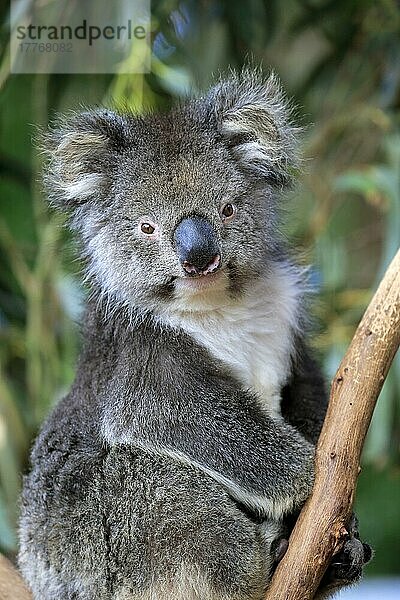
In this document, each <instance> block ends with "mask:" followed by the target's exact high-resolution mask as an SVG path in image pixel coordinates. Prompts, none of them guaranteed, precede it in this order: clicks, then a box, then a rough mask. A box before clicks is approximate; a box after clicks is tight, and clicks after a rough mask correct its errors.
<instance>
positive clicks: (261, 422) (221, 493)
mask: <svg viewBox="0 0 400 600" xmlns="http://www.w3.org/2000/svg"><path fill="white" fill-rule="evenodd" d="M46 150H47V152H48V154H49V163H48V168H47V171H46V176H45V181H46V185H47V189H48V194H49V198H50V201H51V202H52V203H53V204H54V205H56V206H58V207H60V208H61V209H68V210H69V211H70V215H71V219H70V224H71V227H72V228H73V229H74V230H75V231H76V232H77V233H78V235H79V237H80V240H81V244H82V252H83V255H84V257H85V260H86V277H87V278H88V280H89V281H90V284H91V288H92V296H91V299H90V300H89V302H88V306H87V312H86V317H85V326H84V340H85V343H84V349H83V351H82V354H81V357H80V360H79V364H78V369H77V376H76V380H75V383H74V385H73V387H72V389H71V391H70V393H69V394H68V396H67V397H66V398H64V399H63V400H62V401H61V402H60V403H59V404H58V406H57V407H56V408H55V410H54V411H53V413H52V414H51V415H50V417H49V418H48V420H47V421H46V423H45V424H44V426H43V428H42V431H41V433H40V434H39V436H38V438H37V441H36V443H35V446H34V449H33V452H32V456H31V463H32V469H31V472H30V474H29V475H28V476H27V477H26V478H25V481H24V490H23V494H22V511H21V521H20V553H19V565H20V568H21V571H22V573H23V575H24V577H25V579H26V581H27V582H28V584H29V585H30V586H31V589H32V591H33V594H34V598H35V599H36V600H39V599H40V600H60V599H65V600H72V599H76V600H95V599H96V600H102V599H104V600H118V599H119V600H122V599H126V600H127V599H131V600H134V599H138V600H139V599H141V600H150V599H153V600H160V599H162V598H163V599H166V598H172V599H176V600H179V599H182V600H183V599H184V598H185V599H186V600H190V599H193V600H195V599H198V600H199V599H204V600H223V599H224V600H260V599H261V598H262V597H263V594H264V593H265V590H266V588H267V586H268V581H269V579H270V576H271V572H272V569H273V566H274V547H275V546H274V544H275V543H276V541H277V540H279V538H280V537H282V536H283V535H285V534H286V527H287V525H286V523H285V519H286V518H289V517H290V515H291V514H293V513H295V512H296V511H297V510H298V509H299V508H300V507H301V505H302V503H303V502H304V500H305V499H306V497H307V495H308V494H309V492H310V489H311V486H312V481H313V460H312V459H313V444H314V443H315V441H316V440H317V438H318V435H319V431H320V427H321V424H322V421H323V417H324V414H325V410H326V394H325V392H324V385H323V381H322V378H321V376H320V374H319V371H318V368H317V367H316V365H315V363H314V362H313V361H312V359H311V358H309V353H308V351H307V349H306V343H305V340H304V333H303V332H302V325H301V323H302V307H301V301H300V300H301V295H302V291H301V287H299V286H301V284H300V283H299V282H300V281H301V275H300V272H299V270H298V269H297V268H296V267H295V266H293V265H289V264H288V261H287V258H286V251H285V248H284V245H283V242H282V239H281V237H280V236H279V234H278V233H277V225H278V222H279V191H280V189H281V188H282V186H284V185H286V184H287V183H288V182H289V181H290V177H291V172H292V169H293V167H294V166H295V164H296V160H297V159H296V148H295V128H294V127H293V126H292V125H291V124H290V121H289V118H288V110H287V108H286V103H285V100H284V97H283V94H282V91H281V89H280V86H279V84H278V82H277V79H276V77H275V76H271V77H270V78H269V79H267V80H266V81H265V80H263V79H262V78H260V76H259V75H258V74H255V73H253V72H250V71H247V72H244V73H243V74H242V75H240V76H238V75H233V76H232V78H231V79H229V80H227V81H222V82H220V83H218V84H217V85H216V86H215V87H214V88H212V89H211V90H210V91H209V92H208V94H207V95H206V96H204V97H203V98H200V99H193V100H191V101H189V102H188V103H186V104H184V105H182V106H180V107H177V108H176V109H174V110H173V111H172V112H170V113H168V114H164V115H148V116H146V117H137V116H132V115H117V114H115V113H113V112H111V111H107V110H100V111H93V112H87V113H84V114H81V115H74V116H72V117H70V118H69V119H68V120H67V121H65V122H64V121H62V122H61V123H59V124H58V125H57V126H56V128H55V129H53V130H52V131H50V133H49V134H48V136H47V138H46ZM226 202H231V203H233V204H235V205H236V206H237V214H236V216H235V218H234V219H233V220H232V222H230V223H229V224H228V225H224V224H223V223H222V220H221V214H220V208H221V205H223V204H224V203H226ZM192 215H195V216H200V217H201V218H203V219H206V220H207V222H208V223H210V224H211V226H212V228H213V231H214V234H215V239H216V240H217V243H218V244H219V247H220V249H221V255H222V265H223V266H222V269H223V279H220V281H222V282H223V283H222V284H221V285H223V288H222V291H221V292H219V293H218V294H216V295H215V297H214V296H213V293H214V292H212V291H211V292H210V295H211V297H212V303H210V302H211V301H209V299H208V300H207V298H208V295H207V293H205V294H203V293H202V294H200V298H201V302H200V304H199V305H198V304H196V303H195V302H194V300H193V302H192V301H191V300H190V298H189V297H188V298H189V299H188V301H187V306H186V305H185V298H186V296H185V295H184V296H183V300H182V298H178V291H177V290H178V285H179V282H180V281H183V278H184V277H185V272H184V271H183V269H182V265H181V262H180V260H179V257H178V255H177V252H176V249H175V247H174V231H175V228H176V227H177V225H178V224H179V223H180V222H181V221H182V219H184V218H189V217H190V216H192ZM143 218H145V219H148V220H149V221H151V222H154V223H156V224H157V231H156V232H155V233H154V237H153V238H148V239H146V238H145V237H143V236H142V235H141V233H140V229H139V228H138V223H139V222H140V219H143ZM282 272H283V273H286V275H284V276H282V275H279V277H280V278H279V277H278V274H279V273H282ZM207 277H209V276H208V275H207ZM282 277H283V279H282ZM260 282H261V283H260ZM257 285H263V286H264V288H263V289H265V290H266V294H268V293H270V294H273V293H275V294H278V297H276V298H275V297H274V298H272V297H270V298H268V297H266V299H265V300H266V305H267V304H268V302H272V301H273V302H275V303H276V306H283V307H284V308H285V306H286V305H287V306H288V307H289V305H290V306H291V309H290V310H289V308H288V310H287V314H286V313H285V312H284V311H283V313H282V314H283V316H282V319H285V327H286V328H287V332H288V333H287V340H286V339H285V340H284V342H285V343H284V344H283V345H282V349H281V350H279V352H281V355H282V357H281V363H282V365H283V366H282V368H281V371H282V372H280V370H279V368H277V367H276V366H275V363H274V362H271V366H270V368H271V373H273V374H274V375H276V377H277V379H276V382H277V383H276V382H275V384H274V385H275V388H276V385H278V384H279V386H280V387H281V388H284V389H283V390H282V416H281V415H280V414H275V413H274V412H273V410H272V408H271V406H272V396H271V397H269V393H270V392H269V387H268V385H266V384H265V381H262V386H264V387H262V389H263V390H265V394H264V396H263V393H261V392H257V391H255V390H254V389H252V388H251V387H250V388H249V387H248V386H247V385H245V383H244V382H243V381H242V380H241V377H240V374H238V373H239V372H238V371H237V370H235V368H234V366H233V365H232V364H230V363H229V361H226V362H225V361H224V360H220V359H219V358H218V353H217V350H216V349H214V348H213V340H212V332H211V335H210V334H209V332H207V331H205V333H204V332H203V329H202V328H204V327H205V328H206V327H207V315H208V316H210V315H211V312H213V314H214V313H215V312H216V311H217V312H218V311H220V309H223V310H222V317H221V318H224V315H223V312H224V310H225V311H229V310H232V311H235V310H236V311H239V312H240V310H241V309H240V307H241V306H242V303H244V302H245V301H248V299H249V298H251V293H252V292H251V291H252V290H253V289H254V288H255V286H257ZM274 285H275V287H274ZM279 286H281V287H279ZM278 289H281V290H287V292H286V291H282V292H279V293H278V292H272V291H271V290H278ZM268 290H269V292H268ZM289 293H290V296H291V297H289ZM196 298H197V296H196ZM221 298H222V300H221ZM202 302H204V303H205V305H204V306H205V307H203V308H202V306H203V305H202ZM207 302H209V304H207ZM219 302H222V304H221V306H220V305H219V304H218V303H219ZM252 302H253V304H251V306H253V305H254V306H255V307H256V308H255V309H254V310H257V311H259V310H260V308H259V304H260V303H259V302H258V303H257V298H255V299H253V300H252ZM273 302H272V304H271V306H272V307H273V306H275V304H273ZM213 303H214V304H213ZM261 306H262V303H261ZM271 310H272V312H276V311H274V310H273V309H271ZM187 313H190V315H191V317H193V315H194V321H193V320H192V321H190V323H189V321H187V318H186V317H187ZM204 313H206V316H204ZM178 314H179V318H178V317H177V315H178ZM197 316H199V319H197ZM244 316H246V315H244ZM273 316H274V318H275V317H276V315H272V313H271V319H272V317H273ZM250 317H251V318H252V317H253V315H250ZM256 317H257V318H261V317H263V318H262V319H261V321H262V323H263V327H264V328H266V331H265V336H267V335H272V336H273V335H275V336H276V337H275V338H274V339H275V340H276V341H277V342H278V336H279V330H280V321H279V320H278V321H277V322H276V318H275V321H274V324H275V325H274V326H276V327H277V332H276V334H274V332H272V333H271V332H269V331H267V330H268V327H266V325H265V323H266V324H267V325H268V318H269V317H268V316H267V317H265V315H264V316H262V315H260V314H259V313H257V315H256V313H254V318H256ZM261 321H260V322H261ZM193 323H194V325H193ZM271 323H272V320H271ZM283 325H284V323H283V321H282V327H283ZM191 327H192V329H190V328H191ZM238 327H239V325H238ZM246 327H247V321H246V320H245V319H244V325H243V328H242V329H241V333H240V335H242V336H244V337H243V341H244V342H247V341H248V340H246V338H245V336H246V331H248V330H247V329H246ZM193 328H194V329H193ZM191 331H192V333H191ZM196 331H197V333H195V332H196ZM282 331H283V329H282ZM285 331H286V329H285ZM193 332H194V333H193ZM202 333H204V336H205V337H204V339H205V340H208V341H206V342H204V343H203V342H200V341H199V339H202V338H201V335H202ZM256 333H257V332H256ZM249 335H250V334H249ZM199 336H200V337H199ZM263 339H267V337H265V338H263ZM268 339H269V338H268ZM271 339H272V338H271ZM258 345H259V344H258V343H257V344H255V349H254V348H253V347H252V346H251V344H250V345H249V348H250V350H249V352H250V351H251V352H253V351H254V352H259V350H260V349H259V348H258ZM246 347H247V346H246ZM266 350H268V349H266ZM276 352H277V353H278V349H277V350H276ZM251 356H253V355H251ZM285 357H286V358H285ZM282 361H283V362H282ZM250 363H251V361H250ZM281 363H279V364H281ZM277 364H278V363H277ZM274 369H275V370H274ZM277 371H279V372H277ZM257 381H258V380H257ZM260 385H261V384H260ZM275 388H272V387H271V390H272V389H274V390H275V392H274V394H275V395H276V389H275ZM271 394H272V392H271ZM278 394H279V395H280V390H278Z"/></svg>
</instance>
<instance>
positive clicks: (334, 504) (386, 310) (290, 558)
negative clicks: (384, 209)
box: [266, 250, 400, 600]
mask: <svg viewBox="0 0 400 600" xmlns="http://www.w3.org/2000/svg"><path fill="white" fill-rule="evenodd" d="M399 343H400V250H399V251H398V252H397V254H396V256H395V257H394V259H393V261H392V263H391V265H390V266H389V268H388V270H387V271H386V274H385V276H384V278H383V279H382V281H381V283H380V285H379V288H378V290H377V292H376V293H375V295H374V297H373V298H372V300H371V302H370V304H369V306H368V308H367V310H366V312H365V314H364V316H363V318H362V320H361V322H360V324H359V326H358V328H357V331H356V333H355V335H354V337H353V340H352V342H351V344H350V346H349V348H348V350H347V352H346V355H345V357H344V358H343V360H342V362H341V364H340V366H339V369H338V370H337V373H336V375H335V377H334V379H333V381H332V387H331V395H330V401H329V407H328V411H327V415H326V417H325V423H324V426H323V428H322V432H321V436H320V439H319V442H318V446H317V450H316V458H315V473H316V474H315V483H314V489H313V492H312V494H311V496H310V498H309V499H308V500H307V502H306V504H305V506H304V508H303V510H302V511H301V514H300V516H299V519H298V521H297V523H296V525H295V528H294V529H293V532H292V535H291V537H290V540H289V548H288V550H287V552H286V554H285V556H284V558H283V559H282V561H281V563H280V564H279V565H278V568H277V570H276V572H275V574H274V577H273V579H272V582H271V586H270V588H269V590H268V593H267V596H266V600H310V599H311V598H314V595H315V593H316V590H317V588H318V585H319V583H320V581H321V578H322V576H323V574H324V572H325V570H326V567H327V565H328V564H329V562H330V560H331V558H332V555H333V554H334V553H335V552H337V551H338V550H339V549H340V548H341V546H342V544H343V541H344V537H345V535H346V533H347V532H346V525H347V523H348V522H349V518H350V515H351V510H352V504H353V498H354V492H355V487H356V481H357V477H358V474H359V472H360V466H359V464H360V455H361V450H362V447H363V443H364V439H365V436H366V433H367V430H368V427H369V424H370V421H371V417H372V413H373V411H374V408H375V404H376V400H377V398H378V395H379V392H380V390H381V388H382V385H383V382H384V380H385V378H386V375H387V372H388V370H389V367H390V365H391V362H392V360H393V357H394V355H395V353H396V351H397V348H398V347H399Z"/></svg>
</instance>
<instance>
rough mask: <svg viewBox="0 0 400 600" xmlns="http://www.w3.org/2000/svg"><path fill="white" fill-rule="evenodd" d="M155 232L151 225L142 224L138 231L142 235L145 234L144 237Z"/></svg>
mask: <svg viewBox="0 0 400 600" xmlns="http://www.w3.org/2000/svg"><path fill="white" fill-rule="evenodd" d="M155 230H156V228H155V227H153V225H151V224H150V223H142V224H141V225H140V231H141V232H142V233H145V234H146V235H151V234H152V233H154V232H155Z"/></svg>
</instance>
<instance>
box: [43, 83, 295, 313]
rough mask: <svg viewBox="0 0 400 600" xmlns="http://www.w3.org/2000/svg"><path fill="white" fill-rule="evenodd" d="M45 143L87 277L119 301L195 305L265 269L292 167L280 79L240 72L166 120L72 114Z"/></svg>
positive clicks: (50, 180) (52, 189)
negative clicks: (79, 244) (80, 247)
mask: <svg viewBox="0 0 400 600" xmlns="http://www.w3.org/2000/svg"><path fill="white" fill-rule="evenodd" d="M46 144H47V150H48V152H49V156H50V160H49V164H48V169H47V172H46V176H45V181H46V184H47V189H48V192H49V196H50V200H51V202H52V203H53V204H54V205H56V206H58V207H61V208H62V209H65V210H67V211H69V212H70V214H71V221H70V222H71V226H72V228H73V229H75V230H77V231H78V233H79V235H80V236H81V240H82V245H83V250H84V255H85V258H86V262H87V272H88V275H89V277H90V278H91V279H92V282H93V285H94V287H95V288H96V289H98V290H100V292H101V293H103V294H106V295H108V296H110V297H111V298H112V301H113V302H114V303H116V304H123V305H125V306H130V307H140V308H142V309H146V310H151V311H155V312H157V311H164V310H169V309H171V308H173V307H179V308H180V309H181V310H185V309H187V310H191V309H195V308H196V307H201V306H203V305H204V304H207V302H208V301H211V302H212V303H213V302H214V303H215V302H219V301H221V302H222V301H223V298H224V297H225V298H226V297H230V298H234V297H235V296H238V297H239V296H240V295H241V294H242V293H243V292H244V291H245V290H246V289H247V288H249V287H251V286H252V285H253V282H254V279H255V278H257V277H260V276H263V275H264V274H266V273H267V272H268V265H269V261H270V260H271V258H272V257H273V256H274V255H275V254H276V250H277V248H276V246H277V240H278V239H279V238H278V236H277V233H276V227H277V219H276V213H277V209H278V207H277V197H278V194H279V192H280V191H281V189H282V188H283V187H284V186H285V185H286V184H287V183H288V181H289V180H290V174H291V170H292V167H293V164H294V162H295V129H294V128H293V127H292V126H291V125H290V123H289V121H288V109H287V106H286V103H285V101H284V97H283V94H282V91H281V89H280V86H279V83H278V82H277V80H276V78H275V76H273V75H272V76H270V77H269V78H268V79H266V80H264V79H262V78H260V77H259V76H258V75H257V74H254V73H253V72H249V71H246V72H244V73H243V74H242V75H233V76H232V77H231V78H230V79H228V80H224V81H221V82H220V83H218V84H217V85H216V86H215V87H213V88H211V90H210V91H209V92H208V93H207V94H206V95H204V96H203V97H201V98H197V99H193V100H190V101H188V102H186V103H185V104H183V105H181V106H179V107H177V108H175V109H173V110H172V111H171V112H169V113H166V114H156V115H154V114H149V115H147V116H143V117H142V116H135V115H132V114H117V113H115V112H112V111H109V110H95V111H93V112H85V113H83V114H80V115H74V116H72V117H71V118H70V119H66V120H65V121H63V122H61V124H59V125H58V127H56V128H55V129H53V130H52V131H51V132H50V134H49V135H48V137H47V138H46ZM210 299H211V300H210ZM218 299H219V300H218Z"/></svg>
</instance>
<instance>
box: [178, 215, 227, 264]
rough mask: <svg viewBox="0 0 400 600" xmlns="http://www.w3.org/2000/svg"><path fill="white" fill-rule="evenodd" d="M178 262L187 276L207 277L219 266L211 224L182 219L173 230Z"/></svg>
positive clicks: (219, 259) (200, 220)
mask: <svg viewBox="0 0 400 600" xmlns="http://www.w3.org/2000/svg"><path fill="white" fill-rule="evenodd" d="M174 241H175V247H176V251H177V253H178V257H179V260H180V261H181V264H182V266H183V268H184V270H185V271H186V273H187V274H188V275H207V274H208V273H212V272H214V271H216V270H217V269H218V268H219V266H220V264H221V252H220V248H219V245H218V240H217V238H216V235H215V232H214V230H213V228H212V226H211V224H210V223H209V222H208V221H206V219H202V218H200V217H191V218H188V219H183V221H181V222H180V223H179V225H178V227H177V228H176V229H175V233H174Z"/></svg>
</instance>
